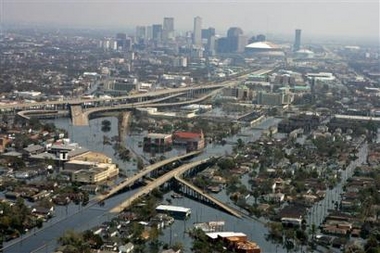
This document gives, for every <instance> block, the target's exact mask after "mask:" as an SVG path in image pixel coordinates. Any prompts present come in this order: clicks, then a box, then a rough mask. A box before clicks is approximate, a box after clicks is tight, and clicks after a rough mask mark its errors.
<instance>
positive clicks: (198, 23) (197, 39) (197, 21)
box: [193, 17, 202, 47]
mask: <svg viewBox="0 0 380 253" xmlns="http://www.w3.org/2000/svg"><path fill="white" fill-rule="evenodd" d="M193 44H194V45H196V46H199V47H200V46H202V18H201V17H195V18H194V30H193Z"/></svg>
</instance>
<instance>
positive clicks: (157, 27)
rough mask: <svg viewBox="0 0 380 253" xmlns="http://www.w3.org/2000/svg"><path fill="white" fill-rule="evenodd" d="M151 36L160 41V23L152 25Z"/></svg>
mask: <svg viewBox="0 0 380 253" xmlns="http://www.w3.org/2000/svg"><path fill="white" fill-rule="evenodd" d="M152 36H153V40H154V41H156V42H161V38H162V25H160V24H156V25H152Z"/></svg>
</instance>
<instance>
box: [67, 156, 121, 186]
mask: <svg viewBox="0 0 380 253" xmlns="http://www.w3.org/2000/svg"><path fill="white" fill-rule="evenodd" d="M65 171H66V172H67V171H68V172H70V173H71V181H72V182H78V183H86V184H97V183H100V182H104V181H107V180H109V179H111V178H114V177H116V176H117V175H118V174H119V168H117V166H116V164H114V163H94V162H88V161H75V160H73V161H69V162H66V163H65Z"/></svg>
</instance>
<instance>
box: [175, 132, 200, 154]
mask: <svg viewBox="0 0 380 253" xmlns="http://www.w3.org/2000/svg"><path fill="white" fill-rule="evenodd" d="M173 143H174V144H177V145H184V146H186V149H187V151H194V150H200V149H203V148H204V147H205V138H204V135H203V131H201V132H200V133H194V132H180V131H178V132H175V133H174V134H173Z"/></svg>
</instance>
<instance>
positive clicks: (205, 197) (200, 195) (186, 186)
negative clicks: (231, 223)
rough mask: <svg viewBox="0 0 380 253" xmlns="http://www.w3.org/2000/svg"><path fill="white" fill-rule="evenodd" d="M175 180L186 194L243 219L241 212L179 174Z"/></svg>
mask: <svg viewBox="0 0 380 253" xmlns="http://www.w3.org/2000/svg"><path fill="white" fill-rule="evenodd" d="M174 179H175V180H177V181H178V182H179V183H180V184H181V186H180V188H181V190H180V191H181V192H183V193H186V194H190V195H194V196H195V197H196V198H197V199H200V200H201V201H205V202H208V203H212V204H214V205H216V206H218V207H219V208H221V209H223V210H225V211H226V212H227V213H229V214H232V215H233V216H235V217H238V218H241V217H242V215H241V214H240V212H239V211H237V210H235V209H233V208H231V207H230V206H228V205H226V204H225V203H223V202H221V201H220V200H218V199H216V198H214V197H213V196H211V195H209V194H207V193H205V191H203V190H201V189H199V188H198V187H196V186H195V185H193V184H190V183H189V182H187V181H186V180H184V179H183V178H181V177H180V175H179V174H176V175H175V176H174Z"/></svg>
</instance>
